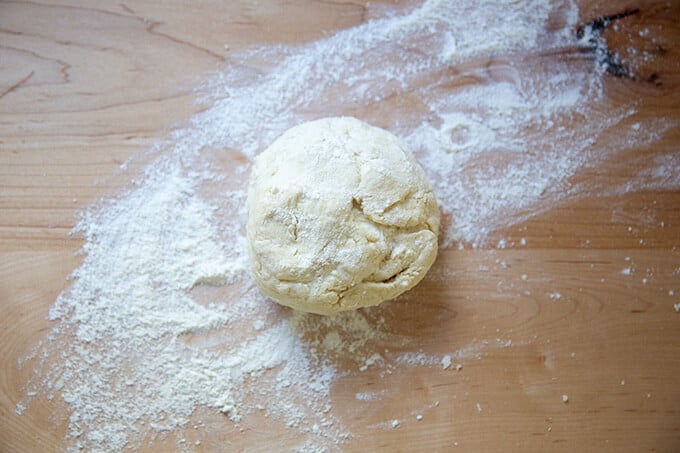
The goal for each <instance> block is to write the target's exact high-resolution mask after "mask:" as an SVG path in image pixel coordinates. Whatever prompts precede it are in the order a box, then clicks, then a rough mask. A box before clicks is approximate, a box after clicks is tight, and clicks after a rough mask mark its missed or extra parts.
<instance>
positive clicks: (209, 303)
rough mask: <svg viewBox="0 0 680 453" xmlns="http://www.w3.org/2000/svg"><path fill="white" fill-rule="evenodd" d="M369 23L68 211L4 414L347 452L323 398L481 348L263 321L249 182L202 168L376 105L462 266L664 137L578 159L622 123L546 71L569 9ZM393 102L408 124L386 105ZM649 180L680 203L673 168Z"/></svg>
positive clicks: (469, 6) (260, 55) (148, 433)
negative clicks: (430, 347)
mask: <svg viewBox="0 0 680 453" xmlns="http://www.w3.org/2000/svg"><path fill="white" fill-rule="evenodd" d="M380 14H381V17H380V18H376V19H373V20H371V21H369V22H367V23H364V24H362V25H359V26H357V27H354V28H349V29H346V30H341V31H338V32H336V33H335V34H333V35H330V36H328V37H327V38H324V39H321V40H319V41H316V42H311V43H308V44H305V45H301V46H296V47H282V46H271V47H262V48H255V49H251V50H249V51H247V52H243V53H240V54H238V55H234V56H233V57H232V59H231V60H230V63H229V64H228V66H227V67H226V68H225V69H224V71H223V72H221V73H219V74H216V75H215V77H214V78H212V79H211V80H208V81H206V82H205V84H204V85H202V86H201V87H199V88H198V89H197V98H198V99H199V100H200V101H201V102H204V103H206V104H207V108H206V109H205V110H204V111H203V112H202V113H199V114H197V115H196V116H195V117H193V118H192V119H191V120H190V121H189V124H188V126H187V127H186V128H183V129H181V130H178V131H176V132H174V133H172V134H170V136H169V137H168V138H167V140H165V141H163V142H162V143H159V144H158V146H157V147H155V150H154V151H155V154H153V155H154V156H156V157H155V158H154V161H153V162H151V163H150V164H149V165H148V166H147V168H146V169H145V171H144V174H143V175H142V176H141V177H139V178H137V179H136V182H135V184H134V185H132V186H131V187H130V188H129V189H128V190H127V191H126V192H125V193H123V194H121V195H120V196H118V197H116V198H113V199H110V200H108V201H105V202H102V203H100V204H99V205H97V206H94V207H92V208H90V209H88V210H87V211H86V212H84V213H83V216H82V219H81V221H80V222H79V224H78V226H77V228H76V231H75V232H76V233H77V234H80V235H82V236H83V237H84V238H85V240H86V244H85V246H84V250H83V252H84V253H85V259H84V262H83V264H82V266H81V267H80V268H79V269H77V270H76V271H75V272H74V275H73V284H72V286H71V287H70V288H69V289H68V290H67V291H65V292H64V293H63V294H62V295H60V296H59V298H58V299H57V301H56V302H55V304H54V306H53V307H52V309H51V311H50V314H49V316H50V319H52V320H53V321H54V329H53V331H52V332H51V333H50V335H49V337H48V339H47V340H46V341H45V342H44V343H43V345H42V346H40V347H39V348H38V350H36V353H35V355H34V360H33V361H27V362H26V363H29V364H31V366H33V365H35V366H36V374H35V378H34V379H33V380H32V381H31V382H30V383H28V387H27V394H28V396H27V398H26V400H25V401H23V402H22V403H21V404H19V405H18V406H17V412H18V413H21V412H23V411H24V410H30V401H31V399H32V398H33V397H35V396H36V395H41V396H46V397H48V398H63V400H64V401H65V402H66V403H67V404H68V408H69V415H68V416H69V436H68V442H69V445H72V446H73V447H74V448H83V449H87V450H91V449H96V447H97V446H101V445H106V446H107V447H108V448H109V449H110V450H122V449H123V448H124V447H126V446H128V447H134V446H138V445H140V443H141V442H143V441H148V440H149V439H150V438H151V439H153V437H154V436H156V435H162V434H163V433H168V432H174V433H178V434H177V438H178V441H177V442H178V444H179V445H186V446H187V448H189V447H190V445H189V443H188V442H187V437H190V436H189V435H188V434H187V432H188V431H191V430H193V431H191V432H192V433H194V432H198V435H199V436H200V432H201V427H202V426H203V425H202V424H201V420H200V417H201V415H200V414H201V413H204V412H202V411H203V410H205V409H207V410H209V411H212V412H213V413H216V412H221V413H223V414H224V417H223V423H224V424H225V426H226V425H227V424H228V425H230V426H236V427H239V426H241V425H242V424H243V423H245V422H246V421H247V420H248V419H249V417H254V416H259V414H261V415H264V416H265V417H267V420H269V421H270V422H269V423H271V424H272V426H274V425H275V426H280V427H283V429H286V430H293V431H294V433H295V436H293V437H294V440H295V442H297V443H293V444H292V445H291V448H299V449H301V450H319V449H326V448H332V447H333V446H335V445H336V444H340V443H342V442H344V441H345V440H346V439H347V438H348V437H351V434H352V433H351V431H350V430H349V429H348V428H347V426H346V423H345V422H344V421H343V420H341V419H339V418H338V417H337V416H336V415H334V411H333V401H332V399H331V397H330V391H331V388H332V385H333V383H334V382H335V381H336V380H337V379H338V378H339V377H340V376H343V375H346V374H351V373H361V372H370V370H374V369H376V370H382V372H384V373H385V375H387V374H389V373H392V372H395V371H398V370H399V369H400V368H402V367H411V368H412V367H435V368H438V369H442V370H443V368H448V367H442V365H441V364H442V363H448V364H450V360H451V357H454V358H455V360H456V362H462V361H465V360H469V359H472V358H476V357H479V351H480V347H484V346H483V345H482V346H480V345H476V344H472V345H469V347H468V348H465V349H463V350H461V351H449V352H448V353H447V354H446V355H444V356H433V355H428V354H425V353H423V352H422V351H421V350H420V348H421V345H419V344H417V342H415V341H414V340H413V339H412V338H410V337H409V336H408V335H405V334H403V333H401V334H398V333H395V332H396V330H395V329H392V328H391V326H390V324H389V322H387V321H386V318H385V317H384V316H383V314H384V313H385V311H386V310H389V309H390V308H389V306H388V305H389V304H387V305H386V306H380V307H377V308H374V309H370V310H362V311H358V312H352V313H345V314H341V315H338V316H336V317H333V318H318V317H316V316H315V315H306V314H300V313H292V312H290V311H288V310H285V309H282V308H280V307H277V306H274V304H271V303H269V302H268V301H266V300H265V299H264V298H263V297H262V296H261V295H260V294H259V293H258V292H257V291H256V290H255V289H254V287H253V284H252V282H251V281H250V279H249V277H248V273H247V269H246V262H247V260H246V254H245V239H244V225H245V214H244V201H245V188H246V182H247V178H248V174H249V168H250V167H249V163H241V161H239V160H236V159H233V160H231V161H229V163H228V168H222V169H216V167H215V166H214V165H213V164H214V162H216V161H217V160H218V159H217V158H216V157H217V156H218V155H219V154H220V153H221V152H223V151H220V150H224V149H232V150H236V151H238V152H240V153H242V155H244V156H246V157H247V158H248V159H250V158H252V157H253V156H254V155H256V154H257V153H258V152H259V151H261V150H262V149H263V148H264V147H266V146H267V145H268V144H269V143H270V142H272V141H273V139H274V138H276V137H277V136H278V135H279V134H280V133H282V132H283V131H284V130H285V129H287V128H289V127H291V126H292V125H294V124H297V123H299V122H302V121H305V120H309V119H313V118H315V117H318V116H326V115H328V114H333V115H341V114H343V113H349V112H356V111H362V110H361V109H362V108H364V107H369V106H384V108H381V109H366V111H367V112H375V113H367V114H366V115H365V116H364V117H363V118H362V119H364V120H366V121H368V122H371V123H373V124H376V125H378V126H382V127H387V128H389V129H391V130H392V132H394V133H395V134H397V135H399V136H401V137H402V138H404V139H405V140H406V141H407V142H408V144H409V145H410V147H411V148H412V149H413V150H414V152H415V153H416V155H417V157H418V159H419V161H420V162H421V164H422V165H423V167H424V168H425V170H426V172H427V173H428V176H429V177H430V179H431V180H432V182H433V184H434V187H435V191H436V193H437V197H438V199H439V201H440V205H441V209H442V211H443V214H444V215H445V216H446V217H448V218H450V219H452V220H451V221H449V222H448V224H445V225H444V226H445V228H446V231H445V232H444V234H443V237H442V242H443V244H444V245H451V244H457V245H458V246H459V247H465V246H475V247H478V246H485V245H486V244H485V238H486V237H487V236H488V234H489V233H490V232H492V231H494V230H497V229H499V228H503V227H507V226H510V225H512V224H513V223H516V222H519V221H521V220H522V219H524V218H526V217H527V216H528V215H535V213H537V212H541V211H542V210H544V209H548V208H549V207H551V206H554V205H555V204H556V203H559V202H560V201H561V200H563V199H568V198H569V197H575V196H578V195H579V193H582V191H583V190H584V189H583V188H580V187H578V186H572V185H571V184H570V178H571V177H573V176H574V175H576V174H577V172H578V171H579V170H581V169H583V168H585V167H588V166H596V165H597V164H598V162H601V161H602V160H603V159H605V158H606V157H609V158H611V157H612V155H614V154H615V153H618V152H624V151H625V150H626V149H631V148H634V147H636V146H640V145H643V144H646V143H650V142H653V141H654V140H655V139H656V137H657V134H660V133H662V132H663V130H664V128H665V127H668V125H664V124H651V123H650V124H642V125H640V124H639V123H637V124H638V126H637V127H632V128H630V129H629V130H628V132H627V134H625V136H623V137H622V139H621V142H620V144H621V146H619V147H617V148H616V149H611V150H602V149H598V150H597V152H594V151H593V148H594V146H595V143H596V141H597V138H598V137H599V136H600V134H602V133H603V132H605V131H606V130H608V129H609V128H611V127H614V126H616V125H618V124H619V123H621V122H625V121H626V119H627V118H628V117H630V116H632V115H633V114H634V113H635V109H634V105H628V106H623V107H621V108H620V109H618V110H617V111H613V112H612V111H598V109H597V108H595V107H594V106H595V105H596V104H597V100H598V99H601V98H602V86H601V76H602V74H601V72H602V71H599V70H598V69H597V68H596V67H595V66H594V64H593V63H592V62H591V61H589V60H587V59H584V58H563V59H558V58H555V57H554V56H553V57H549V56H545V55H549V54H551V53H553V54H554V53H556V52H558V51H564V50H565V49H569V48H572V47H573V45H574V39H575V37H574V30H575V28H576V25H577V18H578V10H577V8H576V6H575V5H574V4H573V3H571V2H564V3H561V2H557V3H555V2H550V1H547V0H529V1H524V2H514V1H501V0H496V1H494V0H483V1H463V2H451V1H447V0H439V1H438V0H430V1H426V2H425V3H424V4H421V5H412V6H408V7H403V8H400V9H395V10H381V11H380ZM501 17H502V18H503V20H499V18H501ZM262 61H266V62H268V63H267V67H265V68H262ZM546 61H549V62H550V64H549V65H546V64H545V62H546ZM400 97H404V98H405V99H408V100H410V101H411V102H412V103H413V105H412V107H413V110H412V111H413V112H416V113H417V114H413V115H412V116H407V115H405V114H404V115H402V114H401V112H400V111H399V109H398V108H395V107H394V106H392V105H391V104H390V103H391V102H392V101H393V100H394V99H397V98H400ZM318 112H323V113H324V114H323V115H319V114H318ZM567 125H568V126H569V127H567ZM664 162H665V163H662V164H663V165H665V167H664V169H662V173H664V174H666V175H667V174H668V172H670V173H671V175H675V176H672V177H671V179H670V181H671V182H673V181H674V184H676V185H677V184H678V181H679V180H680V178H678V173H680V171H679V167H680V165H679V163H678V161H677V158H675V157H672V156H669V157H668V160H667V161H664ZM649 171H650V172H651V174H656V173H655V172H657V173H658V169H655V168H650V170H649ZM644 178H646V176H645V174H644V173H641V175H640V179H639V181H634V182H633V186H634V187H636V188H641V187H644V181H645V179H644ZM652 182H653V183H654V181H652ZM656 182H658V178H657V180H656ZM579 191H581V192H579ZM447 357H448V358H447ZM36 361H37V362H38V363H37V364H36V363H35V362H36ZM442 372H443V371H442ZM359 395H360V394H359V393H358V394H357V400H361V399H362V398H360V396H359ZM361 395H364V394H363V393H361ZM364 399H365V398H364ZM370 399H371V400H376V401H379V399H380V395H379V394H377V396H376V395H372V396H370ZM430 403H432V402H430ZM197 419H198V420H197ZM386 426H388V427H389V426H391V425H390V423H389V421H386ZM224 429H226V428H224ZM192 435H196V434H192ZM192 439H193V438H192Z"/></svg>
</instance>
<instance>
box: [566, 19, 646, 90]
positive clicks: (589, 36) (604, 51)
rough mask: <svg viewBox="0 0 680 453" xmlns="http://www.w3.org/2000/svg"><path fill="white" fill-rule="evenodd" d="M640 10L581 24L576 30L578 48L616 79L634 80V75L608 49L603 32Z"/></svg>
mask: <svg viewBox="0 0 680 453" xmlns="http://www.w3.org/2000/svg"><path fill="white" fill-rule="evenodd" d="M639 11H640V10H639V9H637V8H636V9H628V10H626V11H623V12H621V13H617V14H611V15H609V16H601V17H598V18H597V19H595V20H593V21H592V22H588V23H587V24H581V25H579V26H578V28H577V29H576V38H577V39H578V48H579V49H580V50H581V51H582V52H584V53H587V54H592V56H593V58H594V59H595V61H596V63H597V64H598V66H599V67H601V68H602V69H604V70H605V71H606V72H607V73H608V74H611V75H613V76H615V77H625V78H628V79H633V78H634V77H633V74H632V73H631V72H630V71H629V70H628V68H626V66H624V65H623V64H622V63H621V62H620V61H619V58H618V56H617V55H616V54H615V53H612V52H610V51H609V49H608V48H607V44H606V42H605V41H604V39H602V32H603V31H604V30H605V29H606V28H607V27H608V26H609V25H610V24H611V23H612V22H614V21H616V20H620V19H623V18H624V17H628V16H632V15H634V14H637V13H638V12H639Z"/></svg>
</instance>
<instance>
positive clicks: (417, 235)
mask: <svg viewBox="0 0 680 453" xmlns="http://www.w3.org/2000/svg"><path fill="white" fill-rule="evenodd" d="M438 230H439V208H438V207H437V201H436V199H435V196H434V193H433V192H432V189H431V188H430V187H429V185H428V182H427V180H426V178H425V174H424V172H423V170H422V168H420V166H419V165H418V163H417V162H416V161H415V159H414V157H413V155H412V154H411V152H410V151H409V150H408V149H407V148H406V146H405V145H404V144H403V143H402V142H401V141H400V140H399V139H397V137H395V136H394V135H392V134H390V133H389V132H387V131H385V130H383V129H379V128H377V127H373V126H370V125H368V124H366V123H363V122H361V121H359V120H357V119H355V118H346V117H343V118H325V119H321V120H317V121H311V122H309V123H305V124H302V125H299V126H296V127H293V128H291V129H289V130H288V131H286V132H285V133H284V134H283V135H282V136H281V137H279V138H278V139H277V140H276V141H275V142H274V143H273V144H272V145H271V146H270V147H269V148H267V149H266V150H265V151H264V152H262V153H261V154H260V155H258V156H257V157H256V158H255V162H254V166H253V170H252V174H251V177H250V187H249V190H248V224H247V233H248V250H249V254H250V261H251V265H252V270H253V274H254V277H255V282H256V284H257V286H258V288H260V290H261V291H262V292H263V293H264V294H266V295H267V296H269V297H270V298H272V299H274V300H275V301H277V302H279V303H281V304H283V305H287V306H289V307H292V308H295V309H298V310H303V311H307V312H312V313H320V314H332V313H336V312H339V311H344V310H353V309H356V308H360V307H367V306H371V305H377V304H379V303H380V302H382V301H384V300H387V299H391V298H394V297H396V296H398V295H399V294H401V293H403V292H404V291H406V290H408V289H409V288H411V287H413V286H414V285H416V284H417V283H418V282H419V281H420V280H421V279H422V278H423V277H424V276H425V273H426V272H427V270H428V269H429V268H430V266H431V265H432V263H433V262H434V260H435V257H436V256H437V234H438Z"/></svg>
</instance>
